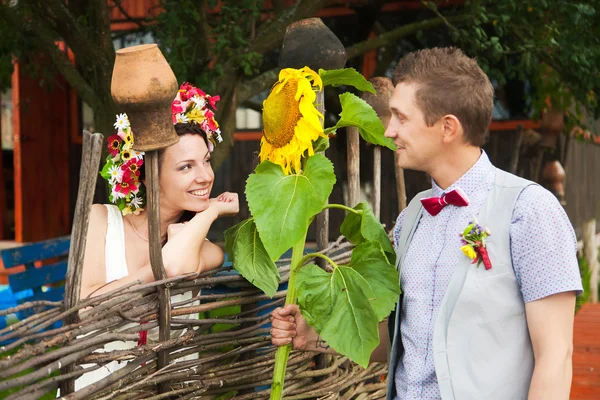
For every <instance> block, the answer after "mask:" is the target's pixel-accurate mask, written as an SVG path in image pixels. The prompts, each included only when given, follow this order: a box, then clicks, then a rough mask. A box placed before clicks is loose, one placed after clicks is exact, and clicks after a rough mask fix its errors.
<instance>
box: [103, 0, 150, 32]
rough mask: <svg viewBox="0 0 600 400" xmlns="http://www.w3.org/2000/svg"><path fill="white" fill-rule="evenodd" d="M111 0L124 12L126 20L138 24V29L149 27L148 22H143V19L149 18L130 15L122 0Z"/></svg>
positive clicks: (145, 20)
mask: <svg viewBox="0 0 600 400" xmlns="http://www.w3.org/2000/svg"><path fill="white" fill-rule="evenodd" d="M111 1H112V2H113V4H114V5H115V7H117V9H118V10H119V12H121V14H123V17H125V21H127V22H131V23H134V24H136V25H137V26H138V29H147V27H146V24H143V23H142V21H144V22H147V21H148V20H147V19H143V18H137V19H136V18H133V17H132V16H131V15H129V13H128V12H127V11H126V10H125V8H123V4H122V3H121V0H111Z"/></svg>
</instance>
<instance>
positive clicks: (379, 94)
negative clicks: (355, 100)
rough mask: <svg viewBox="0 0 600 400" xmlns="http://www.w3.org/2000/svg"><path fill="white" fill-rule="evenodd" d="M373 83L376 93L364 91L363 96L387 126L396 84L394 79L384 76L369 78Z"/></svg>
mask: <svg viewBox="0 0 600 400" xmlns="http://www.w3.org/2000/svg"><path fill="white" fill-rule="evenodd" d="M369 82H371V84H373V88H374V89H375V94H373V93H369V92H363V93H362V95H361V98H362V99H363V100H364V101H366V102H367V103H368V104H369V105H370V106H371V107H373V110H375V112H376V113H377V116H378V117H379V119H381V122H383V126H384V127H387V125H388V122H389V121H390V118H391V117H392V112H391V111H390V98H391V97H392V94H393V92H394V85H393V84H392V80H391V79H390V78H388V77H384V76H376V77H374V78H371V79H370V80H369Z"/></svg>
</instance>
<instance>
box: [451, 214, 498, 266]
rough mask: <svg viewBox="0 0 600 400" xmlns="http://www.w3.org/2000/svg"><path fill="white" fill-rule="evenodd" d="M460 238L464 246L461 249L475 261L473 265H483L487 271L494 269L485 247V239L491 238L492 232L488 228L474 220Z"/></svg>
mask: <svg viewBox="0 0 600 400" xmlns="http://www.w3.org/2000/svg"><path fill="white" fill-rule="evenodd" d="M459 236H460V241H461V242H462V244H463V246H462V247H461V248H460V249H461V250H462V252H463V253H465V255H466V256H467V257H469V258H470V259H471V260H473V262H471V264H475V263H477V266H478V267H479V264H481V263H483V265H484V266H485V269H486V270H487V269H490V268H492V263H491V262H490V257H489V256H488V252H487V248H486V247H485V239H486V238H487V237H488V236H491V232H490V230H489V229H488V227H487V226H486V227H482V226H481V225H479V224H478V223H477V219H473V221H471V222H469V225H468V226H467V227H466V228H465V230H464V231H463V232H462V233H461V234H459Z"/></svg>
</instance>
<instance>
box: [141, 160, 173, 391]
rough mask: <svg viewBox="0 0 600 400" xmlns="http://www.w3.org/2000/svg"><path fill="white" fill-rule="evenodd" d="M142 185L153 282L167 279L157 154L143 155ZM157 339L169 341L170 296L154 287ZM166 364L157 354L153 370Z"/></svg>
mask: <svg viewBox="0 0 600 400" xmlns="http://www.w3.org/2000/svg"><path fill="white" fill-rule="evenodd" d="M146 183H147V188H148V196H147V200H148V241H149V242H150V244H149V247H150V265H151V267H152V273H153V274H154V279H155V280H157V281H158V280H162V279H165V278H166V277H167V273H166V272H165V267H164V265H163V259H162V239H161V235H160V188H159V184H158V150H153V151H148V152H146ZM158 304H159V310H160V312H159V318H158V338H159V340H160V341H161V342H164V341H166V340H169V339H170V338H171V325H170V322H171V293H170V289H169V287H168V285H161V286H158ZM168 364H169V351H168V350H161V351H159V352H158V360H157V369H158V370H160V369H161V368H164V367H166V366H167V365H168ZM158 391H159V393H166V392H168V391H169V384H168V383H167V382H163V383H160V384H159V385H158Z"/></svg>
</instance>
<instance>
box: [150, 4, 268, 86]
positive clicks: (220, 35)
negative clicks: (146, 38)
mask: <svg viewBox="0 0 600 400" xmlns="http://www.w3.org/2000/svg"><path fill="white" fill-rule="evenodd" d="M210 3H215V4H213V5H211V4H210ZM162 5H163V7H164V9H165V12H164V13H161V14H159V15H158V16H157V23H156V24H154V25H152V32H153V33H154V35H155V36H156V38H157V39H158V41H159V43H160V46H161V50H162V51H163V54H165V56H166V58H167V60H168V61H169V64H170V65H171V67H172V68H173V71H174V72H175V75H176V76H177V77H178V78H179V80H180V81H184V80H188V81H192V82H194V83H195V84H196V85H198V86H200V87H202V88H203V89H204V90H205V91H209V92H215V93H216V92H217V91H218V90H217V88H216V87H215V83H216V78H217V77H219V76H221V75H222V74H223V73H224V71H223V69H222V65H223V63H224V62H225V61H227V60H233V61H234V63H235V64H236V65H237V66H238V67H239V68H240V70H241V71H242V72H243V73H244V75H247V76H252V75H255V74H257V73H258V72H259V68H260V66H261V64H262V57H263V56H262V54H259V53H256V52H251V51H248V46H249V44H250V35H249V32H251V31H252V29H253V26H254V25H255V23H256V21H257V19H258V18H259V17H260V6H262V2H261V3H259V2H257V1H256V0H241V1H236V2H223V3H222V4H220V6H221V7H220V10H219V14H209V13H208V10H202V9H200V7H201V6H202V5H204V3H203V2H198V1H195V0H163V2H162ZM209 6H210V7H216V6H217V3H216V2H213V1H210V2H209Z"/></svg>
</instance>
